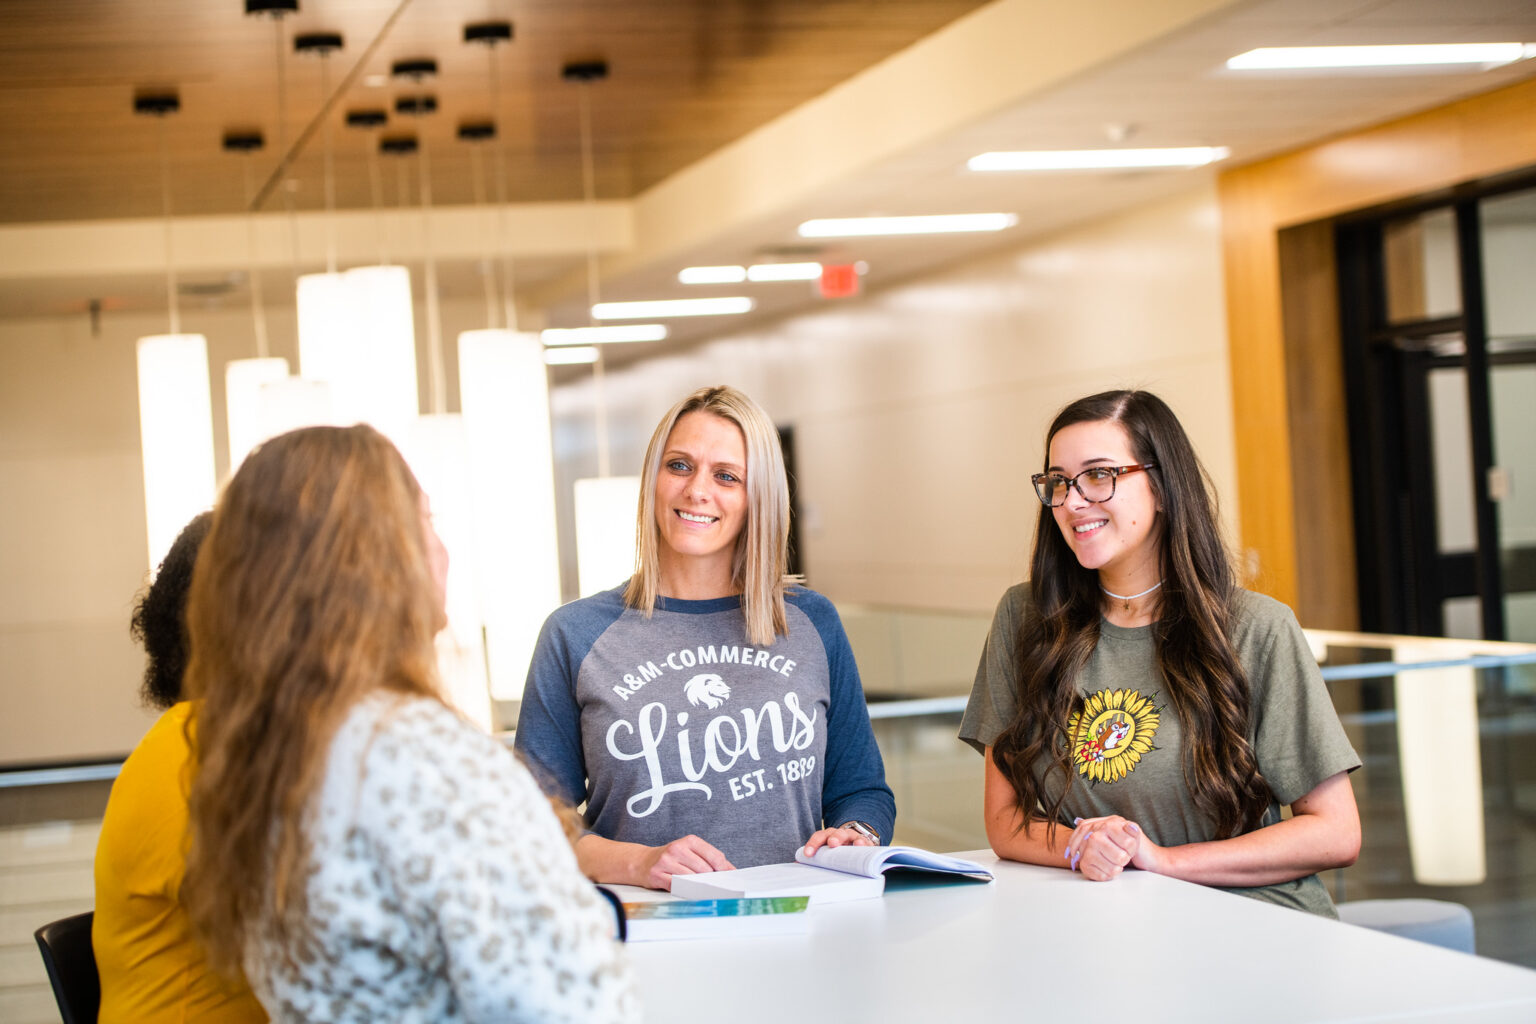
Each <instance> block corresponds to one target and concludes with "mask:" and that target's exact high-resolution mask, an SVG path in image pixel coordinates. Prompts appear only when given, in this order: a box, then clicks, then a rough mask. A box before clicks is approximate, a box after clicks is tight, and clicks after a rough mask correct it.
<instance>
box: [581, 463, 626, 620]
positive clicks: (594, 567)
mask: <svg viewBox="0 0 1536 1024" xmlns="http://www.w3.org/2000/svg"><path fill="white" fill-rule="evenodd" d="M639 505H640V478H639V477H637V476H603V477H591V478H589V479H586V480H577V481H576V572H577V577H578V581H579V586H580V588H581V596H582V597H589V596H591V595H592V594H596V593H600V592H601V591H604V590H608V589H610V588H611V587H615V586H617V585H618V584H620V583H622V582H624V581H625V580H627V579H629V577H630V576H631V575H633V573H634V571H635V519H636V509H637V508H638V507H639Z"/></svg>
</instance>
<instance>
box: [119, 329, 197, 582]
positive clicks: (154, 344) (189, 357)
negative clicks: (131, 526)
mask: <svg viewBox="0 0 1536 1024" xmlns="http://www.w3.org/2000/svg"><path fill="white" fill-rule="evenodd" d="M138 364H139V434H140V439H141V441H142V444H143V457H144V510H145V517H146V519H147V521H148V527H149V567H150V570H151V571H154V569H155V567H156V566H158V565H159V564H160V560H161V559H162V558H164V557H165V553H166V552H167V551H169V550H170V547H171V543H172V542H173V541H175V539H176V535H177V534H179V533H180V532H181V528H182V527H183V526H185V525H186V524H187V520H189V519H191V518H192V517H193V516H195V515H197V514H198V513H199V512H202V511H204V510H206V509H209V508H212V507H213V500H214V490H215V475H214V466H213V402H212V400H211V399H210V397H209V392H208V342H207V340H206V339H205V338H204V337H203V336H202V335H201V334H155V335H150V336H148V337H144V338H140V339H139V343H138Z"/></svg>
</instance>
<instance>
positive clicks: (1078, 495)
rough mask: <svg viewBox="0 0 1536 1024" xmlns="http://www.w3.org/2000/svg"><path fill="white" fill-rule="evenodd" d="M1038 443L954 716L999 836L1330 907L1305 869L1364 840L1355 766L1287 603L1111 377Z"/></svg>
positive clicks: (1096, 870) (1154, 419)
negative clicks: (1020, 554)
mask: <svg viewBox="0 0 1536 1024" xmlns="http://www.w3.org/2000/svg"><path fill="white" fill-rule="evenodd" d="M1046 450H1047V459H1046V462H1047V465H1046V468H1045V471H1044V472H1042V473H1038V474H1036V475H1035V476H1034V477H1033V478H1032V480H1033V483H1034V485H1035V491H1036V494H1037V496H1038V497H1039V499H1040V503H1041V508H1040V516H1039V520H1038V523H1037V525H1036V528H1035V547H1034V555H1033V558H1032V562H1031V567H1030V578H1029V580H1028V581H1027V582H1025V583H1022V584H1019V585H1017V586H1015V587H1013V588H1011V589H1010V590H1009V591H1008V592H1007V593H1006V594H1004V595H1003V599H1002V601H1001V602H1000V603H999V605H998V609H997V615H996V617H995V618H994V620H993V624H992V631H991V633H990V635H989V636H988V638H987V643H986V648H985V650H984V651H983V653H982V658H981V664H980V666H979V667H978V669H977V673H976V683H975V687H974V689H973V690H972V693H971V699H970V702H969V704H968V705H967V708H966V713H965V718H964V720H963V722H962V723H961V727H960V737H961V738H962V739H964V740H966V741H967V742H969V743H970V744H971V745H972V746H974V747H976V748H977V749H978V750H980V751H981V752H982V754H983V755H984V756H985V758H986V768H985V771H986V783H985V794H984V804H985V816H986V828H987V837H988V840H989V841H990V842H991V844H992V848H993V850H994V851H995V852H996V853H997V854H998V855H999V856H1001V857H1006V858H1009V859H1012V860H1021V861H1028V862H1030V863H1036V864H1049V865H1055V866H1057V867H1066V868H1069V869H1071V870H1080V871H1081V872H1082V873H1083V874H1084V875H1085V876H1086V877H1088V878H1090V879H1094V880H1097V881H1107V880H1109V879H1113V878H1115V877H1117V876H1118V875H1119V874H1120V873H1121V872H1122V871H1123V870H1124V869H1125V868H1127V867H1133V868H1139V869H1142V870H1147V871H1155V872H1158V873H1160V874H1166V875H1171V876H1174V877H1178V878H1183V879H1185V880H1188V881H1194V882H1201V883H1204V884H1207V885H1213V886H1219V887H1222V888H1226V889H1230V890H1233V891H1236V892H1241V893H1244V894H1245V895H1249V896H1254V897H1256V898H1259V899H1264V900H1268V901H1270V902H1274V903H1278V904H1282V905H1285V906H1291V907H1296V908H1299V909H1304V910H1309V911H1312V912H1314V913H1318V914H1323V915H1328V916H1336V915H1335V911H1334V909H1333V905H1332V903H1331V901H1330V900H1329V898H1328V893H1327V890H1326V889H1325V888H1324V887H1323V884H1322V882H1321V881H1320V880H1319V879H1318V877H1317V872H1318V871H1321V870H1323V869H1325V868H1330V867H1337V866H1344V865H1347V864H1350V863H1353V862H1354V859H1355V857H1356V855H1357V854H1358V852H1359V848H1360V820H1359V814H1358V812H1357V810H1356V807H1355V799H1354V794H1353V791H1352V789H1351V787H1350V783H1349V774H1348V773H1349V772H1351V771H1353V770H1354V769H1355V768H1357V767H1359V765H1360V760H1359V758H1358V757H1356V756H1355V753H1354V751H1353V750H1352V749H1351V747H1350V745H1349V742H1348V740H1347V739H1346V738H1345V736H1344V733H1343V729H1342V727H1341V726H1340V725H1339V721H1338V716H1337V715H1336V714H1335V713H1334V710H1333V706H1332V704H1331V702H1330V701H1329V698H1328V694H1327V692H1326V690H1325V689H1324V686H1323V681H1322V677H1321V675H1320V674H1319V672H1318V669H1317V663H1316V661H1315V660H1314V659H1313V657H1312V655H1311V653H1310V650H1309V648H1308V646H1307V643H1306V639H1305V637H1304V636H1303V635H1302V633H1301V629H1300V627H1299V626H1298V625H1297V624H1296V619H1295V616H1294V615H1292V614H1291V611H1290V609H1289V608H1286V607H1285V606H1284V605H1282V604H1279V603H1278V602H1276V601H1273V600H1271V599H1269V598H1267V597H1263V596H1260V595H1258V594H1254V593H1250V592H1248V591H1246V590H1243V589H1241V588H1240V587H1238V586H1237V584H1236V581H1235V579H1234V574H1233V572H1232V569H1231V566H1230V563H1229V560H1228V556H1227V553H1226V550H1225V547H1224V546H1223V544H1222V541H1221V535H1220V530H1219V528H1218V526H1217V520H1216V512H1215V503H1214V499H1213V498H1212V496H1211V493H1210V490H1209V487H1208V484H1207V480H1206V476H1205V471H1204V469H1203V468H1202V467H1201V465H1200V462H1199V459H1198V458H1197V457H1196V455H1195V452H1194V449H1193V447H1192V446H1191V445H1190V443H1189V438H1188V436H1187V435H1186V434H1185V433H1184V428H1183V427H1182V426H1181V425H1180V424H1179V421H1178V419H1177V418H1176V417H1175V416H1174V414H1173V411H1172V410H1171V409H1169V408H1168V406H1167V405H1166V404H1165V403H1164V402H1163V401H1162V400H1161V399H1159V398H1158V397H1157V396H1155V395H1152V394H1150V393H1148V392H1145V391H1110V392H1105V393H1103V394H1098V395H1092V396H1090V397H1088V398H1083V399H1079V400H1078V401H1076V402H1073V403H1072V404H1070V405H1068V406H1067V407H1066V408H1065V409H1063V410H1062V411H1061V412H1060V413H1059V414H1058V415H1057V416H1056V419H1055V421H1054V422H1053V423H1052V424H1051V428H1050V430H1049V432H1048V433H1047V435H1046ZM1287 804H1288V805H1289V806H1290V810H1291V816H1290V817H1289V818H1283V816H1282V814H1281V805H1287ZM1282 819H1283V820H1282ZM1058 826H1059V827H1058Z"/></svg>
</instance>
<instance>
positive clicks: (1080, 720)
mask: <svg viewBox="0 0 1536 1024" xmlns="http://www.w3.org/2000/svg"><path fill="white" fill-rule="evenodd" d="M1161 711H1162V708H1161V707H1157V706H1154V705H1153V703H1152V698H1150V697H1143V696H1142V695H1141V694H1140V693H1139V692H1138V691H1136V690H1100V691H1099V692H1098V693H1095V694H1093V695H1091V696H1089V697H1088V698H1087V699H1086V700H1084V701H1083V709H1082V710H1081V711H1074V712H1073V713H1072V717H1071V718H1070V719H1069V720H1068V721H1067V734H1068V735H1069V736H1071V737H1072V738H1073V739H1072V763H1073V764H1075V765H1077V773H1078V774H1079V775H1083V776H1086V777H1087V778H1088V781H1089V782H1092V783H1099V782H1115V781H1118V780H1119V779H1123V778H1125V777H1126V776H1127V775H1129V774H1130V773H1131V772H1132V770H1134V769H1135V767H1136V766H1137V765H1138V764H1140V763H1141V758H1142V755H1143V754H1145V753H1147V752H1148V751H1151V750H1156V749H1157V748H1156V747H1154V746H1153V745H1152V737H1153V736H1155V735H1157V726H1158V723H1159V722H1160V721H1161V715H1160V712H1161Z"/></svg>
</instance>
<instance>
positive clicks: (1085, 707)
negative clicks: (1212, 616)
mask: <svg viewBox="0 0 1536 1024" xmlns="http://www.w3.org/2000/svg"><path fill="white" fill-rule="evenodd" d="M1030 600H1031V597H1030V590H1029V584H1028V583H1021V584H1018V585H1017V586H1014V587H1012V588H1010V589H1009V590H1008V592H1007V593H1006V594H1004V595H1003V599H1002V600H1001V601H1000V602H999V603H998V606H997V614H996V616H995V617H994V618H993V620H992V631H991V633H990V634H989V635H988V636H987V643H986V647H985V648H983V650H982V654H981V664H980V665H979V666H978V667H977V669H976V683H975V686H974V687H973V688H972V690H971V698H970V701H969V703H968V704H967V705H966V709H965V717H964V719H963V720H962V721H961V723H960V738H961V739H963V740H965V741H966V742H968V743H970V744H971V746H973V747H975V748H976V749H977V750H978V751H981V750H984V749H985V748H986V747H989V746H992V745H993V744H994V743H995V742H996V741H997V737H998V736H999V735H1000V734H1001V733H1002V731H1003V729H1005V728H1006V727H1007V726H1008V724H1009V723H1010V722H1012V721H1013V717H1014V714H1015V711H1016V709H1017V707H1018V703H1017V696H1016V695H1017V682H1016V678H1017V675H1016V672H1015V671H1014V659H1015V657H1016V652H1017V638H1018V633H1019V623H1020V622H1021V621H1022V620H1023V617H1024V612H1025V609H1026V608H1027V607H1028V604H1029V602H1030ZM1234 618H1235V623H1234V636H1233V640H1234V642H1235V646H1236V648H1237V655H1238V659H1239V660H1240V661H1241V662H1242V665H1243V669H1244V671H1245V672H1247V675H1248V684H1249V689H1250V692H1251V698H1252V714H1251V721H1250V724H1249V735H1248V738H1249V741H1250V742H1251V743H1252V744H1253V748H1254V753H1255V754H1256V756H1257V757H1258V762H1259V771H1260V772H1261V773H1262V774H1263V776H1264V778H1265V780H1266V781H1267V782H1268V783H1269V787H1270V789H1271V790H1272V791H1273V793H1274V795H1275V802H1274V803H1272V804H1271V805H1270V807H1269V809H1268V811H1266V812H1265V815H1264V820H1263V823H1262V825H1261V826H1260V827H1264V826H1267V825H1272V824H1274V823H1276V822H1278V821H1279V820H1280V807H1281V805H1282V804H1290V803H1293V802H1294V801H1296V800H1298V799H1300V798H1301V797H1303V796H1305V795H1306V794H1307V793H1309V792H1311V791H1312V790H1313V789H1314V788H1315V787H1316V786H1317V785H1318V784H1319V783H1320V782H1322V781H1324V780H1325V779H1327V778H1329V777H1330V776H1333V775H1336V774H1338V773H1339V772H1342V771H1353V770H1354V769H1356V768H1358V767H1360V758H1359V757H1358V756H1356V754H1355V751H1354V749H1353V748H1352V747H1351V746H1350V743H1349V740H1348V738H1347V737H1346V736H1345V735H1344V729H1343V726H1341V725H1340V724H1339V718H1338V715H1337V713H1336V712H1335V711H1334V709H1333V703H1332V701H1330V700H1329V698H1328V691H1327V689H1326V688H1325V686H1324V684H1323V678H1322V675H1321V673H1319V672H1318V668H1317V661H1316V659H1314V658H1313V656H1312V653H1311V651H1310V649H1309V648H1308V647H1307V641H1306V638H1305V637H1304V636H1303V635H1302V632H1301V627H1300V626H1299V625H1297V623H1296V617H1295V615H1293V614H1292V613H1291V610H1290V609H1289V608H1287V607H1286V606H1285V605H1283V604H1281V603H1279V602H1278V601H1275V600H1273V599H1271V598H1268V597H1264V596H1263V595H1261V594H1254V593H1250V592H1248V591H1239V592H1238V595H1237V599H1236V615H1235V616H1234ZM1153 631H1154V627H1153V626H1139V627H1135V628H1130V629H1128V628H1125V627H1122V626H1116V625H1113V624H1111V623H1110V622H1108V621H1104V620H1101V621H1100V623H1099V642H1098V644H1097V646H1096V647H1095V648H1094V651H1093V653H1092V654H1091V655H1090V656H1089V658H1088V663H1087V664H1086V665H1085V666H1084V667H1083V671H1082V672H1081V674H1080V675H1079V676H1078V679H1077V691H1078V695H1079V697H1080V698H1081V701H1082V703H1081V704H1080V705H1079V708H1078V710H1077V711H1076V712H1074V716H1073V720H1071V721H1069V722H1067V723H1065V724H1066V725H1067V731H1068V734H1069V735H1081V736H1083V737H1084V739H1083V740H1080V741H1078V744H1077V749H1075V750H1074V751H1073V752H1072V766H1073V769H1074V771H1075V772H1076V773H1077V778H1076V779H1075V781H1074V783H1073V785H1072V787H1071V790H1070V792H1069V793H1068V795H1067V799H1066V801H1065V802H1064V803H1063V804H1062V818H1063V823H1064V824H1066V825H1067V826H1068V827H1070V826H1071V821H1072V819H1073V818H1078V817H1081V818H1093V817H1099V816H1102V815H1107V814H1119V815H1122V816H1123V817H1126V818H1129V819H1130V820H1132V821H1134V822H1136V823H1137V825H1139V826H1140V827H1141V829H1142V830H1143V832H1144V833H1145V834H1146V835H1147V837H1148V838H1150V839H1151V840H1152V841H1153V842H1154V843H1157V844H1158V845H1159V846H1181V845H1183V844H1185V843H1199V842H1206V841H1208V840H1212V839H1216V838H1217V835H1216V834H1215V831H1214V827H1213V824H1212V823H1211V822H1209V821H1208V820H1207V819H1206V818H1205V817H1204V816H1203V815H1202V814H1201V813H1200V811H1199V809H1198V808H1197V807H1196V805H1195V802H1194V800H1193V797H1192V795H1191V793H1190V791H1189V787H1188V785H1187V784H1186V783H1185V779H1184V763H1185V762H1184V750H1183V735H1182V730H1181V729H1180V727H1179V716H1178V713H1177V712H1176V711H1175V710H1174V707H1173V705H1172V703H1171V702H1170V701H1169V699H1168V697H1167V696H1166V695H1165V693H1164V692H1163V680H1162V676H1161V673H1160V672H1159V671H1158V668H1157V654H1156V649H1155V639H1154V637H1153ZM1079 715H1080V716H1082V718H1083V719H1085V721H1083V723H1082V724H1083V728H1082V730H1081V733H1079V731H1078V728H1077V726H1078V724H1079V723H1078V721H1077V716H1079ZM1045 767H1046V765H1044V764H1043V763H1042V764H1040V765H1037V766H1036V772H1037V774H1038V773H1039V772H1042V771H1043V770H1044V768H1045ZM1062 784H1063V779H1062V776H1061V773H1060V772H1059V771H1058V772H1051V773H1048V774H1046V776H1045V790H1046V794H1047V796H1048V797H1049V798H1051V799H1054V798H1055V796H1056V795H1057V794H1058V793H1059V792H1060V791H1061V787H1062ZM1228 891H1230V892H1236V893H1241V894H1243V895H1245V896H1252V897H1255V898H1257V899H1262V900H1267V901H1269V902H1271V903H1278V904H1281V905H1283V906H1288V907H1296V908H1298V909H1301V910H1308V911H1311V912H1312V913H1314V914H1322V915H1324V916H1327V917H1337V916H1338V915H1337V912H1336V911H1335V910H1334V909H1333V903H1332V901H1331V900H1330V899H1329V898H1328V891H1327V889H1325V888H1324V887H1323V883H1322V881H1321V880H1320V879H1319V878H1318V877H1317V876H1316V875H1308V876H1306V877H1305V878H1298V879H1296V880H1295V881H1291V882H1282V883H1279V884H1276V885H1265V886H1257V887H1254V888H1234V889H1229V890H1228Z"/></svg>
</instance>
